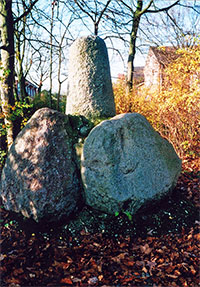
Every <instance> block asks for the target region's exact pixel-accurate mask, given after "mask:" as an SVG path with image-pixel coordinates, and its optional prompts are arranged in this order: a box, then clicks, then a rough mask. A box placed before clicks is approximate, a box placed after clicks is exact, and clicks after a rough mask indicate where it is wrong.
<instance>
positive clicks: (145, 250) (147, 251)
mask: <svg viewBox="0 0 200 287" xmlns="http://www.w3.org/2000/svg"><path fill="white" fill-rule="evenodd" d="M140 250H141V252H142V253H144V254H146V255H148V254H150V253H151V251H152V248H150V247H149V244H147V243H146V244H145V245H140Z"/></svg>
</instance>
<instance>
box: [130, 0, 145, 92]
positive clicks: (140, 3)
mask: <svg viewBox="0 0 200 287" xmlns="http://www.w3.org/2000/svg"><path fill="white" fill-rule="evenodd" d="M142 6H143V1H142V0H138V1H137V9H136V11H135V12H134V13H133V21H132V29H131V33H130V47H129V55H128V71H127V92H131V90H132V88H133V73H134V59H135V54H136V38H137V32H138V28H139V23H140V18H141V14H140V12H141V11H142Z"/></svg>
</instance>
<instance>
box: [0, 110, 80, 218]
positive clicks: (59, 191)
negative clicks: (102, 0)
mask: <svg viewBox="0 0 200 287" xmlns="http://www.w3.org/2000/svg"><path fill="white" fill-rule="evenodd" d="M71 135H72V130H71V126H70V123H69V117H68V116H66V115H63V114H61V113H59V112H57V111H54V110H51V109H48V108H43V109H40V110H38V111H37V112H35V114H34V115H33V116H32V118H31V119H30V120H29V122H28V123H27V125H26V126H25V127H24V129H23V130H22V131H21V132H20V133H19V134H18V136H17V138H16V139H15V141H14V143H13V145H12V146H11V148H10V151H9V154H8V157H7V160H6V164H5V166H4V169H3V171H2V177H1V184H0V195H1V197H2V199H3V204H4V206H5V208H6V209H7V210H12V211H15V212H21V213H22V214H23V215H24V216H26V217H33V218H34V219H35V220H36V221H40V220H41V219H46V220H49V221H57V220H59V219H60V218H62V216H69V215H70V214H71V213H72V212H73V211H74V209H75V208H76V206H77V201H78V199H79V196H80V177H79V173H78V171H77V166H76V160H75V151H74V150H73V144H72V140H71Z"/></svg>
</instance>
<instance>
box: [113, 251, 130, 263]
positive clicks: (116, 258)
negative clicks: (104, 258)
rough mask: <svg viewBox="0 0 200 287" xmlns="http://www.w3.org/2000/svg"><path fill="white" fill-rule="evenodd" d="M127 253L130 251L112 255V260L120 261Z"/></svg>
mask: <svg viewBox="0 0 200 287" xmlns="http://www.w3.org/2000/svg"><path fill="white" fill-rule="evenodd" d="M127 254H128V253H120V254H119V255H117V256H115V257H112V261H114V262H117V263H120V262H121V260H123V259H124V258H125V256H126V255H127Z"/></svg>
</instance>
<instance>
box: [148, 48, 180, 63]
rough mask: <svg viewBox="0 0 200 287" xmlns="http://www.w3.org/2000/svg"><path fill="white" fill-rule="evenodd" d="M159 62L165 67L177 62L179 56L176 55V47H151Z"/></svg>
mask: <svg viewBox="0 0 200 287" xmlns="http://www.w3.org/2000/svg"><path fill="white" fill-rule="evenodd" d="M150 49H151V50H152V52H153V53H154V55H155V56H156V58H157V60H158V62H159V63H160V64H162V65H164V66H166V65H168V64H169V63H170V62H172V61H174V60H176V59H177V58H178V57H179V54H177V53H176V51H177V48H176V47H150Z"/></svg>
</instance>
